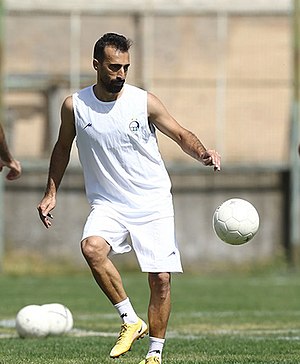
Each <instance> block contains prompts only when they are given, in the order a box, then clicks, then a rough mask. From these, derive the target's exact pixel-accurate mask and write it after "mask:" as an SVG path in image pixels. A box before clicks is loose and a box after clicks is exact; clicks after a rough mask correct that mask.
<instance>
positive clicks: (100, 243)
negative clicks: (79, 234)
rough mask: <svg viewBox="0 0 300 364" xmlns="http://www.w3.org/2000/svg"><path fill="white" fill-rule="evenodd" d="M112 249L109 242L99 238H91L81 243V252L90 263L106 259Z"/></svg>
mask: <svg viewBox="0 0 300 364" xmlns="http://www.w3.org/2000/svg"><path fill="white" fill-rule="evenodd" d="M109 250H110V247H109V245H108V244H107V242H106V241H105V240H104V239H103V238H101V237H98V236H90V237H88V238H86V239H83V240H82V241H81V251H82V254H83V255H84V257H85V258H86V259H87V260H88V261H90V260H92V259H96V258H98V259H99V258H104V257H105V258H106V257H107V255H108V253H109Z"/></svg>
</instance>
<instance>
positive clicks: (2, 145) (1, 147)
mask: <svg viewBox="0 0 300 364" xmlns="http://www.w3.org/2000/svg"><path fill="white" fill-rule="evenodd" d="M4 167H7V168H9V170H10V171H9V172H8V174H7V175H6V178H7V179H8V180H9V181H12V180H15V179H17V178H19V177H20V176H21V173H22V168H21V164H20V162H19V161H17V160H16V159H14V158H13V157H12V155H11V153H10V151H9V148H8V146H7V143H6V138H5V133H4V130H3V127H2V125H1V123H0V172H2V170H3V168H4Z"/></svg>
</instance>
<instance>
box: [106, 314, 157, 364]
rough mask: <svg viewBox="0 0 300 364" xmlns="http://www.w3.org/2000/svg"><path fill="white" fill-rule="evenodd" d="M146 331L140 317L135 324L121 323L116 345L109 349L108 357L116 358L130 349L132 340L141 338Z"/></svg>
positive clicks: (145, 326)
mask: <svg viewBox="0 0 300 364" xmlns="http://www.w3.org/2000/svg"><path fill="white" fill-rule="evenodd" d="M147 332H148V327H147V325H146V323H145V322H144V321H143V320H141V319H140V318H139V319H138V322H137V323H136V324H123V325H122V326H121V331H120V334H119V337H118V340H117V342H116V345H115V346H114V347H113V348H112V349H111V352H110V357H111V358H118V357H119V356H120V355H123V354H125V353H126V352H127V351H128V350H130V348H131V346H132V344H133V343H134V341H135V340H138V339H142V338H143V337H144V336H145V335H146V334H147ZM154 363H155V362H154Z"/></svg>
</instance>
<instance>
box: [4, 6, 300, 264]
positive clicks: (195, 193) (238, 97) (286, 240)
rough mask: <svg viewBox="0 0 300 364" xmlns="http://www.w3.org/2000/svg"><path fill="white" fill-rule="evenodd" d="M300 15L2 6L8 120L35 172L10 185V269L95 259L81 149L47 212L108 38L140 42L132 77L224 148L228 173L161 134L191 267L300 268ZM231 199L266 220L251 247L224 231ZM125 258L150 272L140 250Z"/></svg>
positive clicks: (267, 10)
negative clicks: (52, 184)
mask: <svg viewBox="0 0 300 364" xmlns="http://www.w3.org/2000/svg"><path fill="white" fill-rule="evenodd" d="M298 18H299V19H300V15H299V1H298V0H294V1H293V0H277V1H273V0H251V1H246V0H214V1H211V0H176V1H174V0H127V1H120V0H101V1H96V0H93V1H88V2H87V1H84V0H72V1H70V0H60V1H58V0H39V1H37V0H2V2H1V43H0V47H1V52H0V62H1V71H2V72H1V75H2V88H1V97H0V98H1V103H2V120H3V123H4V125H5V131H6V135H7V138H8V143H9V145H10V148H11V150H12V152H13V154H14V155H15V157H16V158H17V159H19V160H20V161H21V162H22V164H23V175H22V178H21V179H20V180H18V181H15V182H13V183H11V182H9V183H6V181H5V179H4V178H3V176H2V179H1V182H0V183H1V184H0V262H1V263H0V265H1V269H2V270H3V271H14V270H20V269H24V270H29V271H30V270H34V269H38V268H37V267H40V269H47V267H50V266H51V265H52V264H55V265H62V266H63V267H65V269H67V268H70V269H82V268H83V267H85V262H84V260H83V258H82V257H81V253H80V248H79V241H80V238H81V231H82V227H83V224H84V222H85V218H86V216H87V214H88V212H89V206H88V204H87V201H86V198H85V193H84V186H83V179H82V173H81V168H80V166H79V163H78V158H77V151H76V147H74V150H73V152H72V160H71V162H70V165H69V167H68V170H67V173H66V175H65V177H64V180H63V182H62V185H61V188H60V192H59V196H58V205H57V207H56V209H55V211H54V212H53V215H54V220H53V227H52V228H51V229H50V230H46V229H45V228H44V227H43V225H42V224H41V222H40V221H39V218H38V214H37V211H36V206H37V204H38V202H39V201H40V200H41V198H42V196H43V193H44V188H45V185H46V180H47V170H48V164H49V157H50V153H51V150H52V148H53V145H54V143H55V141H56V138H57V134H58V128H59V123H60V116H59V114H60V106H61V103H62V101H63V100H64V98H65V97H66V96H67V95H69V94H71V93H72V92H74V91H75V90H77V89H78V88H82V87H85V86H87V85H90V84H93V83H94V82H95V72H94V70H93V69H92V51H93V46H94V43H95V42H96V40H97V39H98V38H99V37H100V36H102V34H104V33H106V32H117V33H121V34H124V35H126V36H128V37H129V38H131V39H132V40H133V47H132V49H131V67H130V71H129V76H128V83H132V84H134V85H137V86H140V87H142V88H145V89H147V90H149V91H151V92H153V93H155V94H156V95H157V96H158V97H159V98H160V99H161V100H162V101H163V102H164V104H165V105H166V106H167V108H168V110H169V111H170V113H171V114H172V115H173V116H174V117H175V118H176V119H177V120H178V121H179V122H180V123H181V124H182V125H183V126H185V127H186V128H188V129H190V130H192V131H193V132H194V133H195V134H197V136H198V137H199V138H200V140H201V141H202V142H203V144H204V145H205V146H206V147H207V148H211V149H216V150H218V151H219V153H220V154H221V156H222V163H223V168H222V171H221V172H220V173H214V172H213V171H212V170H211V169H208V168H204V167H203V166H202V165H200V164H199V163H197V162H196V161H194V160H193V159H191V158H190V157H188V156H187V155H185V154H184V153H183V152H182V151H181V150H180V149H179V148H178V146H177V145H176V144H175V143H174V142H172V141H170V140H168V139H167V138H165V137H164V136H162V135H159V144H160V150H161V153H162V156H163V158H164V161H165V163H166V166H167V168H168V171H169V174H170V177H171V179H172V183H173V193H174V204H175V213H176V231H177V238H178V241H179V244H180V248H181V251H182V258H183V264H184V268H185V270H201V269H208V270H216V269H223V268H226V267H230V268H233V267H236V266H243V267H245V268H246V267H252V268H253V267H258V266H260V265H266V264H267V265H268V264H271V265H272V264H274V263H275V264H276V262H278V261H281V262H282V261H283V262H285V263H287V264H288V266H291V267H292V266H294V267H295V266H296V264H297V251H298V244H299V243H300V239H299V226H298V225H299V222H300V220H299V219H300V217H299V207H298V205H299V199H300V198H299V181H298V180H299V161H298V155H297V146H298V142H299V140H300V139H299V129H298V105H299V95H298V90H299V80H298V78H299V69H298V68H299V49H298V48H299V45H298V43H299V41H298V37H299V35H298V32H299V30H298V27H299V25H298ZM231 197H240V198H245V199H247V200H248V201H250V202H251V203H253V204H254V206H255V207H256V208H257V210H258V212H259V215H260V229H259V232H258V233H257V235H256V236H255V238H254V239H253V240H252V241H251V242H250V243H248V244H246V245H245V246H241V247H233V246H229V245H226V244H224V243H222V242H221V241H220V240H219V239H218V238H217V237H216V236H215V234H214V232H213V229H212V215H213V212H214V210H215V208H216V207H217V206H218V205H220V204H221V203H222V202H223V201H224V200H226V199H228V198H231ZM119 264H123V265H125V266H126V267H127V268H133V267H136V266H137V263H136V260H135V257H134V255H133V254H129V255H127V256H126V257H122V260H120V262H119Z"/></svg>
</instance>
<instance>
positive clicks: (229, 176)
mask: <svg viewBox="0 0 300 364" xmlns="http://www.w3.org/2000/svg"><path fill="white" fill-rule="evenodd" d="M183 172H184V173H183ZM170 175H171V179H172V182H173V193H174V205H175V212H176V232H177V238H178V241H179V244H180V248H181V251H182V259H183V263H184V267H185V269H197V268H206V269H207V268H209V267H214V266H220V267H222V266H224V265H228V264H229V265H230V264H233V265H235V264H249V263H250V264H256V263H259V262H264V261H268V260H270V259H273V258H274V256H275V255H276V254H278V253H282V252H283V250H284V249H283V245H284V243H285V242H284V238H283V235H284V219H283V216H284V211H285V198H284V184H283V179H282V173H281V172H278V171H267V170H265V171H261V170H260V171H255V170H248V171H247V170H235V171H232V170H231V171H230V170H228V171H226V169H225V170H224V171H223V172H221V173H217V174H215V173H214V172H212V171H210V170H209V171H208V170H206V169H205V168H204V167H202V168H195V169H193V168H192V169H189V170H188V171H182V170H175V169H172V168H171V169H170ZM45 181H46V173H44V172H25V173H24V175H23V179H22V181H21V180H20V181H18V182H16V183H14V184H12V183H10V184H7V189H6V192H5V227H6V230H5V242H6V251H7V252H9V253H19V254H21V253H24V254H25V256H26V255H30V254H34V255H37V256H41V257H44V258H47V259H49V261H58V262H63V261H65V262H68V264H70V265H75V266H78V267H83V266H85V262H84V259H83V258H82V256H81V252H80V247H79V241H80V237H81V231H82V227H83V224H84V222H85V218H86V216H87V214H88V212H89V206H88V204H87V202H86V199H85V194H84V190H83V183H82V176H81V172H80V171H78V170H77V169H72V168H70V169H69V170H68V172H67V174H66V175H65V178H64V180H63V183H62V186H61V190H60V191H59V194H58V201H57V207H56V209H55V210H54V212H53V215H54V220H53V226H52V228H51V229H49V230H47V229H45V228H44V226H43V225H42V223H41V222H40V220H39V218H38V214H37V211H36V205H37V204H38V202H39V201H40V199H41V198H42V195H43V189H44V185H45ZM231 197H241V198H245V199H247V200H249V201H251V202H252V203H253V204H254V205H255V206H256V208H257V210H258V212H259V214H260V219H261V226H260V229H259V232H258V233H257V235H256V236H255V237H254V239H253V240H252V241H251V242H250V243H248V244H246V245H244V246H240V247H234V246H229V245H227V244H225V243H223V242H221V241H220V240H219V239H218V238H217V237H216V236H215V234H214V232H213V230H212V215H213V212H214V210H215V208H216V207H217V206H218V205H219V204H220V203H221V202H223V201H224V200H226V199H227V198H231ZM118 260H119V262H120V263H119V264H123V263H124V264H125V265H127V266H130V267H131V266H135V264H136V262H135V257H134V255H133V254H131V253H130V254H127V255H126V256H124V257H123V258H122V259H118Z"/></svg>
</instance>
